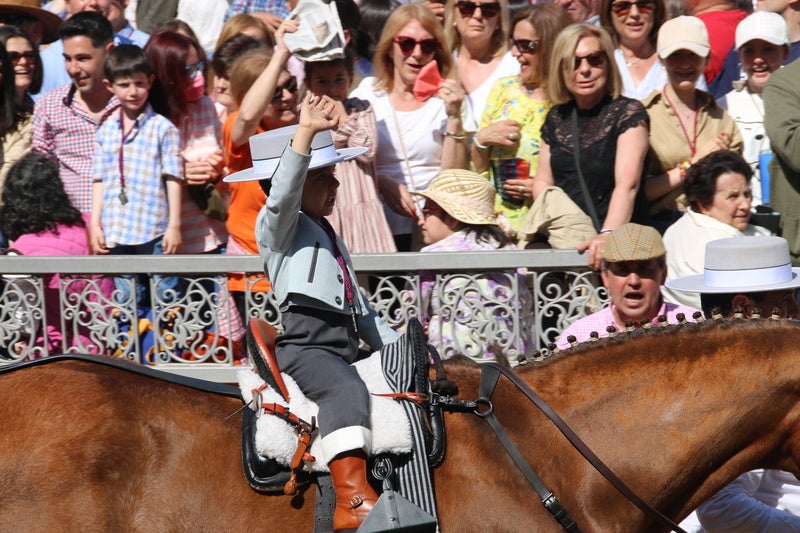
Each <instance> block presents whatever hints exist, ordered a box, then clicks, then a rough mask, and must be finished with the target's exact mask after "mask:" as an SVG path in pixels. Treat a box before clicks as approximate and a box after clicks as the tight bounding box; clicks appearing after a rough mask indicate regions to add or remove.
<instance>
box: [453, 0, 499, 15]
mask: <svg viewBox="0 0 800 533" xmlns="http://www.w3.org/2000/svg"><path fill="white" fill-rule="evenodd" d="M456 7H457V8H458V12H459V13H461V16H462V17H464V18H468V17H471V16H472V15H473V14H474V13H475V10H476V9H478V8H481V16H482V17H484V18H487V19H490V18H492V17H496V16H497V14H498V13H499V12H500V4H498V3H497V2H489V3H476V2H470V1H469V0H460V1H459V2H456Z"/></svg>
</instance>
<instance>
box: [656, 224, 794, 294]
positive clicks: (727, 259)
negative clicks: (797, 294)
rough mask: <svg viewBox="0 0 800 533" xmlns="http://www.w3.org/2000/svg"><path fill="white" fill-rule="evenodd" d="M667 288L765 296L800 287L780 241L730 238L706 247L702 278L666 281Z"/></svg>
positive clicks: (784, 247) (784, 242) (774, 238)
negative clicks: (773, 292)
mask: <svg viewBox="0 0 800 533" xmlns="http://www.w3.org/2000/svg"><path fill="white" fill-rule="evenodd" d="M666 285H667V288H669V289H673V290H676V291H683V292H699V293H701V294H724V293H733V292H766V291H778V290H784V289H793V288H795V287H800V268H792V260H791V257H790V256H789V244H788V243H787V242H786V239H784V238H783V237H732V238H728V239H720V240H716V241H711V242H709V243H708V244H706V258H705V264H704V269H703V273H702V274H695V275H692V276H682V277H680V278H675V279H671V280H669V281H667V283H666Z"/></svg>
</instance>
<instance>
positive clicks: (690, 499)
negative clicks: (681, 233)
mask: <svg viewBox="0 0 800 533" xmlns="http://www.w3.org/2000/svg"><path fill="white" fill-rule="evenodd" d="M446 369H447V371H448V374H449V376H448V377H449V378H450V379H452V380H453V381H455V382H456V383H457V384H458V386H459V387H460V389H461V394H460V397H462V398H473V399H474V398H477V396H478V391H477V387H478V381H479V375H480V370H479V368H478V367H477V365H474V364H472V363H468V362H465V361H449V362H446ZM518 375H520V376H521V377H522V379H523V380H524V381H525V382H527V383H528V384H529V385H530V386H531V387H532V388H533V389H534V390H535V391H536V392H537V393H539V394H540V395H541V396H542V397H543V398H544V399H545V400H546V401H547V402H548V403H549V405H550V406H551V407H552V408H553V409H554V410H555V411H556V412H558V413H559V414H560V415H561V417H562V418H563V419H565V420H566V422H567V423H568V424H570V425H571V427H572V428H573V429H574V430H575V431H576V432H577V433H578V435H580V436H581V438H582V439H583V440H584V441H585V442H586V443H587V444H588V445H589V446H590V447H591V448H592V449H593V450H594V452H595V453H597V455H598V456H599V457H600V458H601V459H602V460H603V461H604V462H605V463H606V464H607V465H609V466H610V467H611V468H612V469H613V470H614V471H615V473H616V474H617V475H618V476H619V477H620V478H622V479H623V480H624V481H625V482H626V483H627V484H628V486H629V487H630V488H631V489H633V490H634V491H635V492H636V493H637V494H638V495H639V496H641V497H642V498H643V499H644V500H646V501H647V502H649V503H650V504H651V505H653V506H654V507H655V508H657V509H658V510H660V511H661V512H662V513H664V514H666V515H667V516H669V517H670V518H672V519H673V520H675V521H676V522H677V521H679V520H680V519H681V518H682V517H684V516H685V515H687V514H688V513H689V512H690V511H691V510H692V509H693V508H695V507H696V506H697V505H698V504H700V503H701V502H702V501H703V500H705V499H706V498H708V497H709V496H711V495H712V494H714V493H715V492H716V491H717V490H719V489H720V488H722V487H723V486H724V485H725V484H726V483H728V482H730V481H731V480H733V479H734V478H735V477H736V476H737V475H738V474H740V473H742V472H745V471H748V470H750V469H753V468H756V467H767V468H779V469H783V470H788V471H791V472H793V473H794V474H795V475H797V474H800V463H799V462H798V461H799V460H800V449H799V448H798V444H800V440H798V439H799V438H800V435H798V430H800V404H798V400H800V328H798V327H797V325H795V324H794V323H791V322H788V321H769V320H761V321H747V322H745V321H741V320H740V321H732V322H726V321H722V322H719V323H715V322H706V323H703V324H690V325H683V326H678V327H671V328H665V329H664V330H661V331H658V330H657V331H652V330H651V331H650V332H648V333H646V334H641V335H630V336H624V337H622V338H621V337H617V338H614V339H608V340H601V341H597V342H595V343H592V344H590V345H588V346H586V347H582V348H576V349H572V350H569V351H567V352H565V353H562V354H558V355H556V356H554V357H551V358H549V359H548V360H547V361H545V362H543V363H541V364H539V363H537V364H529V365H527V366H524V367H521V368H520V369H519V371H518ZM492 399H493V405H494V411H495V413H496V414H497V416H498V418H499V419H500V421H501V422H502V424H503V425H504V426H505V428H506V430H507V431H508V433H509V435H510V436H511V438H512V439H513V440H514V442H515V443H516V445H517V446H518V447H519V448H520V450H521V451H522V453H523V454H524V456H525V457H526V459H527V461H528V462H529V463H530V464H531V465H532V466H533V468H534V470H535V471H536V472H537V473H538V474H539V475H540V477H541V478H542V479H543V481H544V482H545V484H546V485H547V486H548V487H549V488H550V489H551V490H552V491H553V492H554V493H555V494H556V495H557V496H558V498H559V499H560V501H561V503H562V504H563V505H564V507H565V508H566V509H567V511H568V512H569V513H570V514H571V515H572V517H573V518H574V519H575V520H576V522H577V523H578V525H579V526H580V527H581V528H582V529H583V531H586V532H588V531H598V532H608V531H626V532H627V531H643V532H644V531H647V532H652V531H665V528H664V527H663V526H661V525H657V524H656V523H655V522H654V521H653V520H652V519H650V518H649V517H646V516H645V515H644V513H642V512H641V511H640V510H639V509H638V508H636V507H635V506H634V505H633V504H631V503H630V502H629V501H627V500H626V499H625V498H623V497H622V496H621V495H620V494H619V493H618V492H617V490H616V489H614V488H613V487H612V486H611V485H610V484H609V483H608V482H607V481H605V479H604V478H602V477H601V476H600V475H599V474H598V473H597V472H596V471H595V470H594V468H593V467H592V466H590V465H589V464H588V463H587V462H586V461H585V460H584V459H583V458H582V457H581V456H580V455H579V454H578V452H576V451H575V450H574V449H573V448H572V446H571V445H570V444H569V443H567V441H566V439H565V438H564V437H563V436H562V435H561V434H560V433H559V432H558V431H557V430H556V429H555V428H554V426H553V424H552V423H551V422H550V421H549V420H547V419H545V418H544V416H543V415H542V414H541V413H540V412H539V411H538V410H537V409H536V408H535V407H534V406H533V405H531V404H530V403H529V402H528V401H527V400H526V399H525V398H524V397H523V396H522V394H520V392H519V391H518V390H517V389H516V388H515V387H514V386H513V385H512V384H511V383H510V382H509V381H508V380H506V379H505V378H501V380H500V383H499V385H498V387H497V389H496V391H495V394H494V396H493V398H492ZM0 406H2V407H0V409H1V410H0V428H2V429H0V524H2V528H5V527H8V528H9V529H13V530H17V531H46V530H55V531H65V530H69V531H146V532H150V531H193V532H196V531H291V532H298V531H299V532H303V531H311V530H312V529H313V512H314V511H313V509H314V505H313V499H314V494H313V493H314V490H307V491H305V492H304V493H303V495H302V496H295V497H293V498H292V497H288V496H275V495H262V494H259V493H256V492H255V491H253V490H252V489H250V488H249V486H248V484H247V482H246V481H245V479H244V477H243V475H242V469H241V464H240V445H239V442H240V419H241V417H240V416H238V415H237V416H233V417H231V415H232V414H234V413H236V411H237V409H239V408H240V407H241V401H240V400H238V399H236V398H232V397H227V396H225V395H221V394H212V393H208V392H201V391H198V390H196V389H193V388H190V387H186V386H182V385H176V384H172V383H166V382H164V381H160V380H157V379H153V378H152V377H148V376H143V375H139V374H134V373H131V372H127V371H125V370H122V369H119V368H112V367H108V366H105V365H100V364H94V363H88V362H81V361H60V362H54V363H50V364H42V365H38V366H33V367H27V368H24V369H21V370H15V371H10V372H4V373H2V374H0ZM445 418H446V420H445V422H446V426H447V434H448V448H447V454H446V457H445V461H444V464H443V465H442V466H441V467H439V468H438V469H436V470H434V482H435V486H436V501H437V506H438V512H439V518H440V524H441V529H442V531H444V532H445V533H449V532H459V533H461V532H471V531H475V532H478V531H480V532H486V531H503V532H506V531H526V532H527V531H545V532H549V531H553V532H558V531H562V530H561V527H560V526H559V525H558V524H557V523H556V522H555V520H554V519H553V518H552V517H551V516H550V515H549V514H548V513H547V512H546V511H545V510H544V509H543V507H542V505H541V503H540V502H539V501H538V500H537V498H536V495H535V493H534V491H533V490H532V489H531V488H530V486H529V485H528V484H527V483H526V481H525V479H524V478H523V476H522V475H521V474H520V472H519V470H518V469H517V468H516V467H515V465H514V463H513V462H512V461H511V460H510V459H509V456H508V455H507V454H506V453H505V451H504V450H503V449H502V447H501V446H500V444H499V443H498V441H497V439H496V437H495V435H494V433H493V432H492V431H491V429H490V428H489V427H488V425H487V424H486V423H485V422H484V421H482V420H481V419H480V418H478V417H477V416H474V415H473V414H470V413H448V414H447V415H446V417H445Z"/></svg>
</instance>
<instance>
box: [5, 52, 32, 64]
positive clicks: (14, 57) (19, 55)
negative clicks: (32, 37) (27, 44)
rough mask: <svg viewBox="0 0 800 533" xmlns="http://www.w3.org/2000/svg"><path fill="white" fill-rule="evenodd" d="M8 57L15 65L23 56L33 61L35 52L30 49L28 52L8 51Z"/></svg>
mask: <svg viewBox="0 0 800 533" xmlns="http://www.w3.org/2000/svg"><path fill="white" fill-rule="evenodd" d="M8 57H10V58H11V62H12V63H14V64H15V65H16V64H17V63H19V62H20V61H22V59H23V58H25V59H27V60H28V61H35V60H36V52H34V51H33V50H31V51H30V52H9V53H8Z"/></svg>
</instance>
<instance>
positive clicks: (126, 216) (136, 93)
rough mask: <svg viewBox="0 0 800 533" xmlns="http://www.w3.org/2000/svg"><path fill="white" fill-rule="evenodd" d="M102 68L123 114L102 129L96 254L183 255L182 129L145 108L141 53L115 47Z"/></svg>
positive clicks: (146, 74) (96, 173)
mask: <svg viewBox="0 0 800 533" xmlns="http://www.w3.org/2000/svg"><path fill="white" fill-rule="evenodd" d="M104 66H105V74H106V79H105V80H104V83H105V85H106V86H107V87H108V89H109V90H110V91H111V92H112V93H114V96H116V97H117V99H118V100H119V102H120V110H119V118H118V119H117V120H113V119H109V120H108V121H106V122H105V123H104V124H103V125H102V126H101V127H100V128H99V129H98V130H97V137H96V143H95V152H94V158H93V160H92V176H93V183H92V221H91V229H90V236H91V245H92V250H93V251H94V253H96V254H113V255H122V254H128V255H131V254H132V255H140V254H142V255H144V254H155V255H160V254H175V253H178V251H179V250H180V245H181V233H180V226H181V219H180V214H181V185H182V181H183V160H182V158H181V156H180V137H179V133H178V129H177V128H176V127H175V126H174V125H173V124H172V122H170V121H169V120H168V119H167V118H165V117H163V116H161V115H158V114H156V113H155V112H154V111H153V109H152V108H151V107H150V104H149V103H148V96H149V90H150V87H151V86H152V84H153V74H152V72H151V68H150V63H149V60H148V58H147V54H145V52H144V51H143V50H142V49H141V48H139V47H138V46H136V45H120V46H117V47H115V48H114V49H112V50H111V52H110V53H109V55H108V57H107V58H106V61H105V65H104ZM173 279H174V278H173ZM120 281H122V280H120ZM139 281H140V282H139V283H137V302H138V303H139V305H140V306H144V307H149V306H150V304H149V302H148V299H147V297H146V290H147V283H146V280H139ZM175 283H177V279H175V281H174V282H161V283H159V292H160V293H162V294H163V292H164V290H166V289H167V288H170V287H171V286H174V285H175ZM117 285H118V287H117V288H118V289H119V290H121V291H122V294H123V297H125V296H128V293H129V291H128V286H129V284H128V283H127V282H124V281H123V282H122V283H118V284H117ZM125 299H126V300H127V298H125Z"/></svg>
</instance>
